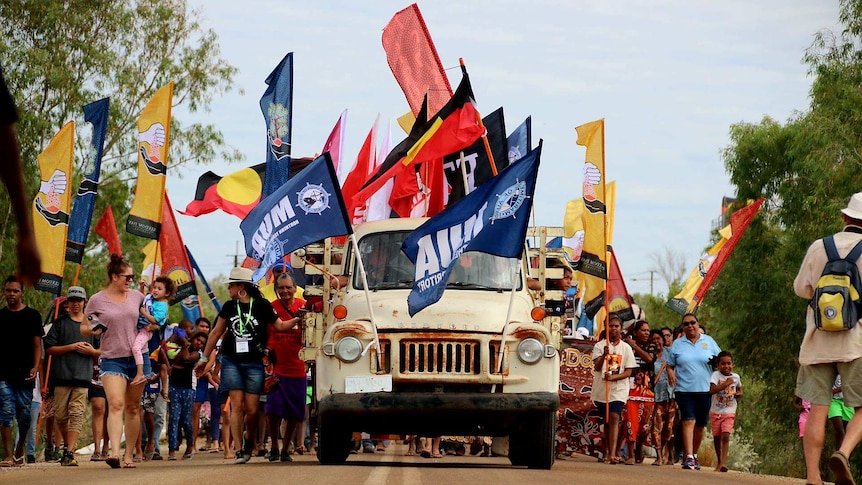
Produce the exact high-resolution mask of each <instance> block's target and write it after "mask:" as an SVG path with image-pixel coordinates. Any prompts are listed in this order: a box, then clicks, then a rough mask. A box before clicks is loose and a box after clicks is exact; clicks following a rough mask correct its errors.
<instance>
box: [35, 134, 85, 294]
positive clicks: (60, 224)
mask: <svg viewBox="0 0 862 485" xmlns="http://www.w3.org/2000/svg"><path fill="white" fill-rule="evenodd" d="M74 144H75V122H74V121H70V122H68V123H66V124H65V125H63V128H61V129H60V131H59V132H58V133H57V134H56V135H54V138H52V139H51V142H50V143H48V147H47V148H45V150H44V151H43V152H42V153H40V154H39V156H38V157H37V161H38V163H39V180H40V182H39V193H37V194H36V198H35V199H33V230H34V233H35V235H36V246H37V248H38V249H39V254H40V255H41V256H42V276H41V277H40V278H39V281H37V282H36V286H35V288H36V289H37V290H42V291H47V292H49V293H53V294H55V295H59V294H60V289H61V287H62V283H63V263H64V261H65V259H66V236H67V234H68V232H69V205H70V203H71V192H72V185H71V183H70V180H72V177H71V175H72V158H73V156H74V155H73V149H74Z"/></svg>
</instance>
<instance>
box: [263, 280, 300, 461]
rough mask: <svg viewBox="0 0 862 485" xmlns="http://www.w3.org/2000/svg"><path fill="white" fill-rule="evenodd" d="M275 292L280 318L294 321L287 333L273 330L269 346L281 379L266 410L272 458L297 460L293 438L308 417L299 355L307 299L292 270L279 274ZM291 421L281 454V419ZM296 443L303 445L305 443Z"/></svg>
mask: <svg viewBox="0 0 862 485" xmlns="http://www.w3.org/2000/svg"><path fill="white" fill-rule="evenodd" d="M275 291H276V294H277V295H278V299H277V300H274V301H273V302H272V307H273V309H274V310H275V312H276V313H277V314H278V317H279V318H280V319H282V320H284V321H287V322H289V323H291V324H293V328H291V329H290V330H288V331H287V332H269V340H268V341H267V346H268V347H269V348H270V349H272V351H273V353H274V354H275V363H274V364H273V372H274V373H275V375H276V377H277V379H278V385H277V386H276V387H275V389H274V390H273V391H271V392H270V393H269V395H267V397H266V407H265V408H264V412H265V414H266V416H267V419H268V420H269V422H268V423H267V424H268V426H267V427H268V429H269V433H270V438H271V439H272V448H271V449H270V452H269V461H279V460H280V461H293V459H292V458H291V456H290V454H289V453H288V447H289V444H290V440H291V437H293V435H294V433H295V431H296V426H297V425H298V424H299V423H302V422H303V421H304V420H305V397H306V376H305V362H303V361H302V359H300V358H299V352H300V350H301V349H302V327H301V325H300V323H301V322H302V314H303V307H304V306H305V300H302V299H301V298H296V297H295V294H296V282H295V281H294V279H293V276H291V275H290V274H289V273H282V274H280V275H278V277H277V278H276V280H275ZM282 419H284V420H286V421H287V428H286V430H285V433H284V438H283V440H282V441H283V442H282V444H283V447H282V449H281V454H279V448H278V434H279V430H280V429H281V420H282ZM295 446H297V447H299V446H302V442H299V443H296V444H295Z"/></svg>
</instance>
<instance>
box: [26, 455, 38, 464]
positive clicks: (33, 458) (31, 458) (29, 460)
mask: <svg viewBox="0 0 862 485" xmlns="http://www.w3.org/2000/svg"><path fill="white" fill-rule="evenodd" d="M27 463H36V455H27Z"/></svg>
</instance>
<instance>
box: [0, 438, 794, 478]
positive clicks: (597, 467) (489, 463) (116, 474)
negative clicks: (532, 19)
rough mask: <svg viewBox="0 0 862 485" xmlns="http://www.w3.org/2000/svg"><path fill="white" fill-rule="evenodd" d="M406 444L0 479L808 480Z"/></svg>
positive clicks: (38, 470)
mask: <svg viewBox="0 0 862 485" xmlns="http://www.w3.org/2000/svg"><path fill="white" fill-rule="evenodd" d="M405 451H406V447H404V446H402V445H396V446H390V447H389V448H388V449H387V450H386V452H385V453H375V454H358V455H350V458H349V459H348V461H347V464H345V465H340V466H322V465H320V464H318V463H317V460H316V459H315V457H313V456H309V455H303V456H299V455H294V459H295V461H294V462H293V463H268V462H266V461H264V459H263V458H253V459H252V461H251V462H249V463H248V464H245V465H234V464H233V460H224V459H223V458H222V455H221V454H220V453H218V454H214V453H198V454H196V455H195V456H194V458H193V459H192V460H186V461H184V460H179V461H160V462H151V463H143V464H138V468H136V469H134V470H123V469H119V470H111V469H109V468H108V466H107V465H105V464H104V463H93V462H90V461H88V457H81V460H80V462H81V466H79V467H78V468H66V467H60V465H59V464H57V463H50V464H49V463H37V464H35V465H27V466H25V467H23V468H14V469H13V468H4V469H0V484H15V485H31V484H32V485H45V484H49V485H73V484H87V485H96V484H122V485H138V484H140V485H173V484H182V485H220V484H231V485H255V484H266V485H274V484H280V483H292V484H294V483H295V484H302V485H331V484H343V485H383V484H389V483H392V484H396V483H398V484H400V483H404V484H410V485H421V484H427V485H436V484H446V483H450V484H470V485H484V484H488V485H503V484H517V485H532V484H539V483H541V484H542V485H571V484H572V483H573V482H577V483H609V484H613V485H634V484H653V483H655V484H662V485H683V484H685V485H688V484H691V483H697V484H698V485H718V484H726V483H729V482H733V483H734V484H735V485H749V484H750V485H796V484H799V485H801V484H803V483H804V480H796V479H790V478H781V477H769V476H761V475H750V474H745V473H738V472H729V473H716V472H713V471H706V470H704V471H700V472H695V471H687V470H682V469H680V468H679V466H676V467H654V466H649V465H646V464H642V465H636V466H624V465H616V466H612V465H605V464H601V463H597V462H596V461H595V460H594V459H592V458H589V457H586V456H579V457H578V458H576V459H572V458H567V459H566V460H565V461H557V462H556V464H555V465H554V468H553V469H552V470H550V471H544V470H527V469H525V468H515V467H512V466H511V465H510V464H509V461H508V460H507V459H506V458H496V457H495V458H483V457H473V456H464V457H456V456H445V457H444V458H441V459H424V458H421V457H406V456H403V455H404V452H405Z"/></svg>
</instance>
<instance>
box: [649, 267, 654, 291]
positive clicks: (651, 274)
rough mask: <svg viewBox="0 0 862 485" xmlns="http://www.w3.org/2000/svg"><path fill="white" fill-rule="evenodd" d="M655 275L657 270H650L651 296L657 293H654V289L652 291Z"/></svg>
mask: <svg viewBox="0 0 862 485" xmlns="http://www.w3.org/2000/svg"><path fill="white" fill-rule="evenodd" d="M653 275H655V271H653V270H650V272H649V294H650V296H655V293H653V291H652V284H653Z"/></svg>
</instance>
